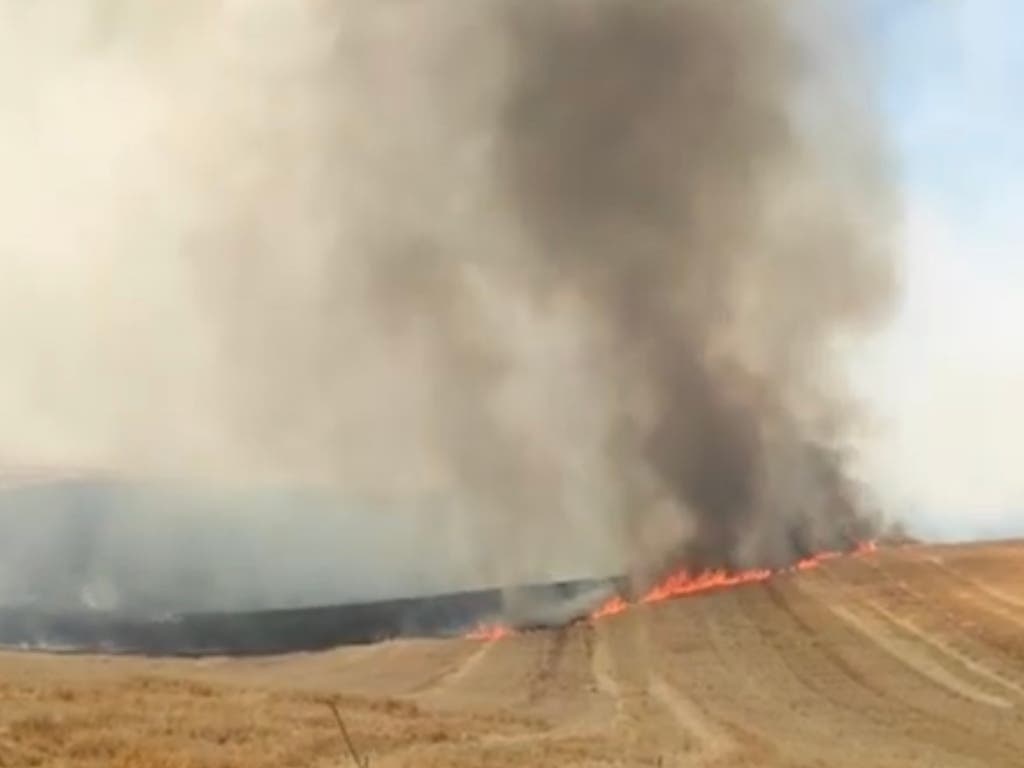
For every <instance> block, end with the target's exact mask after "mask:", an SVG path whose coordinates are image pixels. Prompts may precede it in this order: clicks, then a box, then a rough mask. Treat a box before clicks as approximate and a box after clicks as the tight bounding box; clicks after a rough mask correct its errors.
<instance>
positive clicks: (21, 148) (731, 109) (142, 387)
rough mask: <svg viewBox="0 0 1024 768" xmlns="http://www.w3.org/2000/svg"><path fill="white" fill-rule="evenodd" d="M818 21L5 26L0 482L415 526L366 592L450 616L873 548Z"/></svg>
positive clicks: (859, 221)
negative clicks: (137, 489)
mask: <svg viewBox="0 0 1024 768" xmlns="http://www.w3.org/2000/svg"><path fill="white" fill-rule="evenodd" d="M811 5H812V4H809V3H808V4H803V3H791V2H782V1H781V0H779V1H778V2H770V1H769V0H748V1H741V0H736V1H735V2H721V1H720V0H716V1H712V0H677V1H675V2H670V1H668V0H665V1H657V0H649V1H646V2H639V1H638V0H549V1H547V2H542V3H527V2H520V0H507V1H505V0H491V2H483V3H476V2H472V3H471V2H452V1H451V0H443V1H442V0H426V1H425V2H419V3H392V2H386V3H385V2H381V3H360V4H356V3H338V4H330V3H321V2H296V3H275V2H248V3H232V2H228V3H220V4H207V3H181V4H176V5H175V6H174V8H173V9H171V8H170V7H168V8H166V9H161V10H160V11H159V12H158V11H155V10H151V9H150V10H149V11H145V10H141V9H140V7H139V6H138V5H137V4H135V3H130V2H124V3H118V2H104V3H98V2H97V3H88V2H84V0H83V2H79V3H72V4H70V5H68V6H65V5H63V4H60V3H56V2H54V3H50V4H46V3H42V4H40V7H43V6H46V7H50V9H51V10H53V11H55V15H50V16H47V15H46V14H45V13H44V12H43V11H42V10H40V11H38V12H37V11H36V10H33V9H29V8H28V7H27V6H26V8H25V9H22V10H19V11H17V12H15V11H10V12H8V14H7V16H8V18H7V21H8V22H9V23H8V27H9V28H10V29H11V30H13V31H12V32H11V33H10V34H9V35H8V37H9V38H10V39H9V40H7V41H6V42H7V43H8V45H6V46H5V50H6V51H7V53H5V54H4V55H6V56H7V57H9V58H10V59H11V61H20V63H19V66H18V67H17V68H10V69H11V71H15V69H16V70H17V71H18V72H22V73H24V74H23V75H21V77H22V78H23V79H24V80H25V83H27V84H26V85H24V87H18V88H14V89H13V90H12V91H11V92H12V93H14V94H15V95H16V96H17V98H14V97H12V98H14V101H12V102H11V104H9V105H7V108H8V109H10V110H11V111H12V112H13V111H18V112H19V114H20V113H22V112H24V113H26V114H32V115H34V118H33V119H34V120H35V123H33V125H35V126H36V127H35V128H33V129H31V130H29V128H27V127H25V128H24V130H22V127H24V126H22V124H21V123H18V122H9V123H7V124H6V125H5V128H3V129H2V130H6V131H7V132H8V133H7V138H6V139H5V141H6V145H7V147H8V148H10V149H11V150H12V151H11V152H10V158H9V159H10V160H11V163H10V167H11V168H13V169H14V170H13V171H12V173H11V174H8V175H7V178H8V180H11V179H20V180H21V181H20V182H19V183H18V184H17V185H15V184H14V182H11V181H8V182H0V184H3V185H4V186H2V187H0V193H3V199H4V201H5V205H6V206H7V207H8V208H9V209H10V210H12V211H14V212H16V215H12V216H11V221H12V226H11V227H10V228H8V230H7V231H6V233H5V234H4V235H0V237H3V238H5V240H0V246H3V250H0V253H6V252H10V253H17V254H21V255H22V258H21V259H20V261H18V260H11V259H7V260H5V261H0V268H3V269H4V270H5V272H6V274H5V275H2V277H5V278H6V279H5V282H4V285H7V286H15V288H17V290H16V291H15V290H13V289H10V288H7V289H5V288H4V287H2V286H0V292H9V293H10V294H11V295H10V296H0V305H2V306H4V307H6V311H7V312H8V313H11V315H12V316H11V317H10V318H7V320H11V321H12V322H5V323H4V326H5V327H6V328H7V329H8V330H7V331H2V332H0V334H3V335H0V342H2V343H3V344H4V345H5V347H4V349H5V353H4V355H3V362H4V363H5V364H6V369H8V370H6V371H5V376H4V382H5V384H4V387H5V388H4V389H3V390H2V391H0V413H3V414H5V418H6V419H7V422H6V423H9V424H11V425H13V426H12V428H11V429H9V430H7V432H6V433H5V434H4V436H3V437H2V441H3V442H0V453H2V454H6V455H8V456H13V457H18V456H19V455H32V456H36V455H39V456H42V457H43V458H44V459H45V458H47V457H56V458H57V459H59V460H61V461H77V462H80V463H83V464H89V463H100V464H103V465H106V466H111V467H113V468H115V469H121V470H123V471H125V472H128V473H130V474H141V475H149V474H158V475H161V476H165V477H166V476H171V477H179V478H180V477H184V478H197V477H204V478H206V479H209V478H211V477H212V479H213V480H215V481H217V482H222V481H230V482H231V483H241V484H243V485H253V484H255V483H257V482H259V483H266V482H270V483H273V484H285V485H293V486H294V485H315V486H328V487H331V488H333V489H334V490H336V491H338V492H340V493H341V494H343V495H344V496H345V497H346V498H347V499H353V498H354V499H356V500H358V502H359V504H360V505H363V507H364V508H366V509H374V510H378V511H377V512H375V513H373V515H375V516H376V517H374V516H371V515H370V513H368V516H367V517H366V522H365V526H366V527H373V526H378V525H382V523H381V520H380V517H379V516H380V515H386V514H387V513H384V512H380V511H379V510H381V509H386V508H388V506H392V507H393V506H394V505H401V506H403V507H404V508H406V509H408V508H411V507H412V508H415V507H419V508H421V509H419V510H418V512H417V513H416V515H415V517H416V518H417V519H418V520H420V521H421V522H420V526H421V527H417V528H416V529H415V531H413V530H411V529H410V530H409V532H408V535H405V536H396V537H395V540H394V547H393V551H392V552H388V553H383V555H382V557H381V560H380V565H381V570H382V571H383V570H386V569H387V568H388V561H389V558H390V559H395V558H402V559H404V560H407V559H411V558H423V559H424V561H425V563H426V565H428V566H430V567H432V568H436V569H439V570H448V571H450V572H451V573H452V574H457V576H453V579H454V580H455V581H462V582H466V581H475V582H481V581H484V582H493V581H503V582H514V581H520V580H538V579H543V578H552V577H568V576H579V575H586V574H595V573H617V572H621V571H622V570H623V569H629V570H631V571H633V572H634V573H637V574H638V575H640V576H641V577H648V576H650V575H652V573H653V572H656V571H659V570H661V569H662V568H664V567H667V566H669V565H675V564H678V563H686V564H689V565H698V564H708V565H711V564H714V565H722V564H734V565H744V566H746V565H753V564H766V563H781V562H785V561H787V560H789V559H791V558H793V557H795V556H798V555H800V554H802V553H804V552H806V551H807V550H811V549H815V548H818V547H825V546H828V547H832V546H836V545H841V544H843V543H845V542H848V541H851V540H852V539H855V538H858V537H860V536H863V535H865V534H866V532H867V531H868V530H869V529H870V528H871V526H872V525H873V524H874V521H873V517H872V515H870V514H868V513H867V512H866V511H865V509H864V502H863V499H862V498H861V497H860V493H859V490H858V488H857V487H856V484H855V483H854V482H853V480H852V478H851V476H850V473H849V471H848V469H847V465H846V452H847V436H848V434H849V429H850V427H851V423H852V422H853V420H854V416H855V414H854V413H853V408H852V405H851V403H849V402H848V400H847V398H846V395H845V393H844V387H843V382H842V379H843V377H842V375H841V372H840V370H839V368H838V367H837V366H838V363H839V359H838V356H839V354H840V353H841V352H843V351H844V349H846V348H847V346H848V344H849V342H850V341H852V340H854V339H855V338H856V337H857V336H858V335H859V334H860V333H861V332H862V331H864V330H866V329H867V328H869V327H870V325H871V324H872V323H874V322H875V321H876V320H877V319H878V318H879V317H880V316H881V313H882V311H883V310H884V309H885V307H886V306H887V303H888V301H889V299H890V293H891V286H892V272H893V268H892V262H891V254H890V252H889V243H890V240H891V234H892V224H893V207H892V201H891V199H890V190H889V188H888V186H887V184H886V179H885V175H884V172H883V171H884V163H883V157H882V154H881V152H880V151H879V147H878V141H877V136H876V135H875V134H874V127H875V126H874V121H873V116H872V114H871V104H870V97H869V95H868V91H867V89H866V88H865V87H864V85H865V80H864V79H862V76H863V75H864V72H863V71H862V69H861V68H860V67H859V66H858V63H857V62H856V61H855V60H854V58H855V57H853V56H851V55H850V54H849V53H848V52H847V51H844V50H842V49H841V48H840V47H839V46H838V44H833V41H837V40H839V39H840V38H841V37H843V36H844V35H849V34H850V33H849V32H848V30H842V31H841V32H840V31H839V30H837V29H831V28H829V26H828V23H829V21H831V20H830V19H828V18H825V15H824V12H823V11H822V10H820V9H814V8H811V7H810V6H811ZM71 6H74V8H75V9H77V10H76V11H75V12H73V13H72V12H71V11H63V10H62V11H60V12H56V11H57V9H66V8H70V7H71ZM158 13H159V18H157V15H158ZM54 19H58V20H59V21H60V22H61V23H59V24H58V23H56V22H55V21H54ZM15 33H17V34H15ZM19 41H24V42H19ZM0 42H3V41H0ZM19 57H20V59H19ZM25 61H31V63H32V64H33V66H30V67H26V66H22V64H24V63H25ZM55 73H56V74H55ZM12 82H13V81H12ZM19 82H20V81H19ZM38 94H42V95H38ZM19 99H20V101H19ZM22 102H24V103H22ZM83 105H84V107H83ZM26 110H27V112H26ZM33 110H34V111H33ZM74 118H77V124H78V126H79V128H78V129H77V130H76V132H75V133H73V134H68V133H67V132H66V130H65V129H66V126H67V125H68V124H70V122H72V121H73V119H74ZM25 125H26V126H27V125H28V123H27V122H26V123H25ZM19 126H21V127H19ZM39 126H43V128H42V129H40V128H39ZM87 160H88V162H87ZM19 169H20V170H19ZM52 189H57V190H58V192H59V200H60V204H59V205H58V206H57V207H56V209H54V208H53V207H52V203H50V202H44V201H49V200H50V199H51V198H50V197H49V196H48V195H49V194H50V192H51V191H52ZM54 220H59V221H61V222H62V223H64V224H65V226H63V227H53V226H47V227H43V226H40V225H39V222H40V221H54ZM69 254H72V255H73V257H72V256H71V255H69ZM44 257H48V258H49V262H47V261H46V259H44ZM61 258H63V265H62V268H55V267H52V265H53V264H54V263H57V262H58V261H60V259H61ZM0 259H4V257H3V256H0ZM33 264H50V265H51V266H50V267H48V268H46V269H38V268H36V267H34V266H33ZM19 286H20V287H19ZM26 297H31V300H29V299H27V298H26ZM7 299H10V301H8V300H7ZM12 307H13V309H12ZM14 313H17V318H16V319H17V323H13V320H14V319H15V317H14ZM0 319H2V318H0ZM15 327H16V328H18V329H19V332H18V335H16V334H14V333H13V331H11V330H10V329H11V328H15ZM41 349H46V350H49V351H48V352H47V355H48V357H47V356H44V355H42V354H41V353H40V350H41ZM82 350H86V351H87V352H83V351H82ZM62 352H63V353H62ZM64 353H69V354H64ZM65 369H68V371H70V370H73V372H74V376H73V377H65V376H63V375H59V374H60V372H61V371H64V372H65V373H67V372H68V371H65ZM55 371H56V373H57V374H58V375H54V372H55ZM65 380H66V383H65ZM39 382H43V386H39V385H38V383H39ZM26 403H27V404H28V405H26ZM7 417H10V418H7ZM15 417H16V418H15ZM43 438H45V440H44V439H43ZM432 519H434V520H436V521H437V525H436V526H434V525H433V524H432V523H430V522H429V521H431V520H432ZM423 521H427V522H423ZM383 526H384V527H386V528H388V529H389V530H390V529H391V527H397V526H394V521H393V520H391V521H389V522H387V523H385V524H383ZM344 547H345V541H344V540H339V541H338V551H339V556H343V552H344ZM441 552H443V553H444V554H440V553H441ZM295 554H299V555H300V556H301V553H282V558H283V559H287V558H288V557H290V556H292V555H295ZM426 565H425V567H426ZM396 589H397V588H396Z"/></svg>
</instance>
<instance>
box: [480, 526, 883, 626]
mask: <svg viewBox="0 0 1024 768" xmlns="http://www.w3.org/2000/svg"><path fill="white" fill-rule="evenodd" d="M877 549H878V546H877V545H876V544H875V542H873V541H865V542H862V543H860V544H858V545H857V547H856V548H855V549H854V550H853V551H852V552H819V553H818V554H816V555H812V556H810V557H805V558H804V559H802V560H798V561H797V562H795V563H793V564H792V565H790V566H788V567H787V568H780V569H777V570H771V569H768V568H754V569H750V570H746V571H735V572H730V571H726V570H722V569H716V570H709V571H703V572H701V573H697V574H690V573H689V572H688V571H677V572H676V573H673V574H671V575H670V576H668V578H666V579H665V580H664V581H662V582H661V583H660V584H658V585H656V586H654V587H653V588H651V589H650V590H649V591H648V592H647V593H646V594H645V595H644V596H643V597H641V598H640V600H639V601H638V602H640V603H644V604H646V603H657V602H661V601H662V600H669V599H671V598H674V597H682V596H684V595H693V594H696V593H698V592H707V591H709V590H713V589H722V588H724V587H734V586H738V585H741V584H757V583H760V582H763V581H768V579H770V578H772V577H773V576H775V575H777V574H779V573H786V572H795V571H809V570H811V569H813V568H817V567H818V566H820V565H821V564H822V563H824V562H825V561H827V560H833V559H835V558H837V557H842V556H843V555H862V554H868V553H871V552H874V551H875V550H877ZM629 608H630V603H628V602H626V600H624V599H623V598H622V597H620V596H619V595H615V596H614V597H611V598H609V599H608V600H607V601H606V602H605V603H604V604H602V605H601V607H600V608H598V609H597V610H596V611H594V612H593V613H591V614H590V616H589V618H590V620H591V621H597V620H599V619H604V618H607V617H609V616H615V615H616V614H619V613H623V612H624V611H626V610H628V609H629ZM511 634H513V631H512V629H510V628H509V627H507V626H505V625H503V624H481V625H480V626H478V627H477V628H476V629H474V630H473V631H472V632H470V633H469V635H467V637H469V638H472V639H475V640H500V639H502V638H503V637H508V636H509V635H511Z"/></svg>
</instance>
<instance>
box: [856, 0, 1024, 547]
mask: <svg viewBox="0 0 1024 768" xmlns="http://www.w3.org/2000/svg"><path fill="white" fill-rule="evenodd" d="M866 7H867V8H868V9H869V10H870V13H869V14H868V19H869V21H870V27H869V28H870V34H871V36H872V38H873V40H874V41H875V43H876V45H877V56H878V63H879V65H880V66H879V70H880V72H881V75H882V82H883V114H884V119H885V122H886V126H887V129H888V132H889V135H890V137H891V140H892V144H893V148H894V155H895V161H896V163H897V169H898V173H897V175H898V178H899V183H900V184H901V187H902V191H903V192H904V201H905V206H906V210H905V214H906V216H905V221H904V224H905V227H904V232H903V245H904V252H905V257H906V273H905V278H904V283H905V286H904V288H905V290H904V298H903V303H902V306H901V308H900V311H899V314H898V316H897V318H896V320H895V322H894V324H893V326H892V327H891V328H890V330H889V331H888V332H887V333H886V334H885V336H884V337H883V339H882V341H881V343H880V345H879V347H878V349H876V350H875V357H874V359H873V360H872V362H871V364H870V365H869V366H868V367H867V370H868V372H869V374H868V375H867V376H866V377H865V378H866V382H865V385H864V386H865V388H866V390H867V392H866V393H867V396H868V397H869V398H871V399H872V400H874V401H875V402H876V404H877V406H878V413H879V414H880V419H881V421H882V423H883V429H882V430H881V431H880V434H879V436H878V438H877V441H876V442H877V444H876V446H875V448H874V450H873V452H871V454H870V456H871V458H870V460H869V463H870V464H871V468H870V472H871V473H872V478H873V479H875V480H876V482H877V484H878V486H879V487H880V488H881V489H882V493H883V495H884V496H885V498H886V502H887V503H888V504H890V505H892V506H893V507H895V508H896V509H897V510H898V511H900V512H902V513H904V514H909V515H910V516H911V518H912V520H913V522H914V523H915V525H916V527H917V528H918V530H919V531H920V532H921V533H924V534H930V535H936V536H943V537H950V538H956V537H962V536H974V535H1007V534H1024V438H1022V437H1021V436H1022V435H1024V254H1022V253H1021V244H1022V242H1024V3H1020V2H1016V0H905V1H902V2H897V1H896V0H869V2H868V5H867V6H866Z"/></svg>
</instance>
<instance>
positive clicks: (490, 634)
mask: <svg viewBox="0 0 1024 768" xmlns="http://www.w3.org/2000/svg"><path fill="white" fill-rule="evenodd" d="M511 634H512V630H511V628H509V627H506V626H505V625H504V624H479V625H477V627H476V628H475V629H474V630H472V631H471V632H470V633H469V634H467V635H466V637H467V638H468V639H470V640H488V641H493V640H501V639H502V638H503V637H508V636H509V635H511Z"/></svg>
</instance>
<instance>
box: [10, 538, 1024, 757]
mask: <svg viewBox="0 0 1024 768" xmlns="http://www.w3.org/2000/svg"><path fill="white" fill-rule="evenodd" d="M327 697H331V698H334V699H335V700H336V701H337V702H338V707H339V709H340V711H341V713H342V716H343V719H344V721H345V723H346V724H347V726H348V729H349V731H350V732H351V735H352V739H353V741H354V743H355V744H356V746H357V748H358V749H359V751H360V752H361V753H363V755H364V756H365V757H366V758H368V759H369V764H370V765H371V766H373V767H374V768H378V767H383V766H416V767H417V768H429V767H430V766H570V767H571V766H613V765H622V766H627V765H629V766H632V765H638V766H691V765H692V766H720V767H721V768H726V767H728V766H751V767H753V766H794V767H795V766H808V767H810V766H820V767H821V768H825V767H826V766H829V767H830V766H851V768H852V767H853V766H856V767H857V768H867V767H868V766H872V767H875V766H938V767H941V768H947V767H952V766H976V767H977V768H991V767H993V766H1016V767H1018V768H1019V767H1020V766H1024V544H1019V543H1003V544H986V545H969V546H956V547H914V548H907V549H899V550H888V551H879V552H876V553H874V554H867V555H860V556H856V557H849V558H843V559H839V560H832V561H829V562H827V563H825V564H824V565H823V566H822V567H820V568H818V569H816V570H813V571H808V572H804V573H797V574H787V575H783V576H779V577H777V578H775V579H773V580H771V581H770V582H767V583H763V584H753V585H748V586H744V587H738V588H732V589H727V590H723V591H719V592H715V593H708V594H702V595H698V596H693V597H689V598H685V599H680V600H673V601H668V602H664V603H660V604H655V605H647V606H642V607H637V608H634V609H632V610H630V611H628V612H626V613H624V614H621V615H618V616H615V617H612V618H608V619H605V620H602V621H599V622H597V623H595V624H593V625H579V626H574V627H570V628H567V629H564V630H561V631H547V632H533V633H526V634H521V635H516V636H512V637H508V638H505V639H502V640H499V641H495V642H481V641H473V640H455V641H440V640H438V641H396V642H390V643H384V644H381V645H377V646H368V647H359V648H347V649H341V650H337V651H334V652H329V653H321V654H308V655H293V656H287V657H279V658H266V659H244V660H231V659H206V660H198V661H182V660H155V659H141V658H109V657H95V656H90V657H81V656H45V655H36V654H23V653H6V654H3V655H0V766H3V768H12V767H14V766H18V767H20V766H75V768H79V767H81V768H99V767H100V766H103V768H107V767H108V766H109V767H111V768H200V767H202V768H228V767H229V766H238V767H239V768H242V767H243V766H244V767H245V768H270V767H271V766H273V767H274V768H278V767H280V768H288V767H294V768H298V767H299V766H343V765H351V764H352V763H351V761H350V758H349V756H348V753H347V751H346V748H345V744H344V741H343V740H342V738H341V736H340V734H339V731H338V728H337V725H336V724H335V722H334V720H333V717H332V714H331V712H330V710H329V709H328V708H327V707H326V706H325V704H324V703H323V700H324V699H325V698H327Z"/></svg>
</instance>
